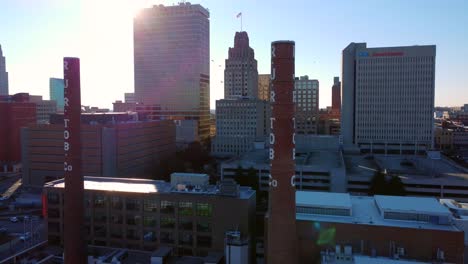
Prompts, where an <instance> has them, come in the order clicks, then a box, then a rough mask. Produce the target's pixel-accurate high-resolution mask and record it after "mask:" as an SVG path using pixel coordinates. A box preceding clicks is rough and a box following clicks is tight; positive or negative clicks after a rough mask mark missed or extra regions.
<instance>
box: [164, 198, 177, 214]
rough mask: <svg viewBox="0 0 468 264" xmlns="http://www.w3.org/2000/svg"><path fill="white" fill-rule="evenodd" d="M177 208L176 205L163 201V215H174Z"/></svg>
mask: <svg viewBox="0 0 468 264" xmlns="http://www.w3.org/2000/svg"><path fill="white" fill-rule="evenodd" d="M174 208H175V203H174V202H171V201H161V213H163V214H173V213H174Z"/></svg>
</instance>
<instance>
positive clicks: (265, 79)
mask: <svg viewBox="0 0 468 264" xmlns="http://www.w3.org/2000/svg"><path fill="white" fill-rule="evenodd" d="M258 99H260V100H265V101H270V74H259V75H258Z"/></svg>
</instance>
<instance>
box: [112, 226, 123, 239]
mask: <svg viewBox="0 0 468 264" xmlns="http://www.w3.org/2000/svg"><path fill="white" fill-rule="evenodd" d="M122 233H123V232H122V228H120V227H111V229H110V236H111V237H112V238H122Z"/></svg>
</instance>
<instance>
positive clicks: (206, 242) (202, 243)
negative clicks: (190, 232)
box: [197, 236, 211, 248]
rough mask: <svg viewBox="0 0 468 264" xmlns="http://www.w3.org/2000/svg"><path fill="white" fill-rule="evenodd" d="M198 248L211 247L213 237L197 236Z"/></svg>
mask: <svg viewBox="0 0 468 264" xmlns="http://www.w3.org/2000/svg"><path fill="white" fill-rule="evenodd" d="M197 247H208V248H209V247H211V237H210V236H197Z"/></svg>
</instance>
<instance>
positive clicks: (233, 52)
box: [211, 31, 270, 156]
mask: <svg viewBox="0 0 468 264" xmlns="http://www.w3.org/2000/svg"><path fill="white" fill-rule="evenodd" d="M258 86H259V81H258V71H257V60H256V59H255V54H254V50H253V49H252V48H251V47H250V46H249V36H248V35H247V32H244V31H242V32H236V35H235V37H234V47H233V48H229V57H228V59H227V60H226V69H225V70H224V96H225V99H221V100H217V101H216V137H215V138H214V139H213V142H212V148H211V151H212V153H213V154H215V155H218V156H233V155H241V154H243V153H246V152H248V151H250V150H252V149H253V148H254V142H256V141H261V142H265V137H266V135H267V127H268V126H267V124H268V122H267V121H268V116H269V112H270V110H269V106H270V104H269V102H267V101H264V100H261V99H258V98H257V96H258V95H259V93H258Z"/></svg>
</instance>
